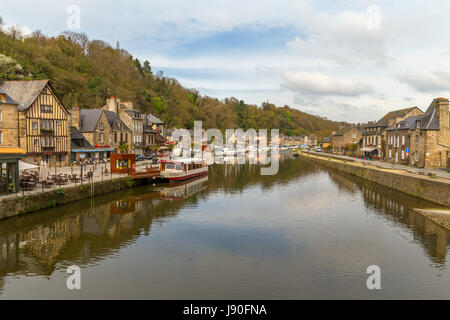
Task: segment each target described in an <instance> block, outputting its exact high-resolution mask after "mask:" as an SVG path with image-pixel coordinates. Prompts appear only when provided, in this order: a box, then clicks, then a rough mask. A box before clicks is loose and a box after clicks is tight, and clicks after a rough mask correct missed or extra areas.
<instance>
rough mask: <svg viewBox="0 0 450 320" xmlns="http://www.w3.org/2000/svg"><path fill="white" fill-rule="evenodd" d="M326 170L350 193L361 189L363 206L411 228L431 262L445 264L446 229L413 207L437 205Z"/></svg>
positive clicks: (449, 241)
mask: <svg viewBox="0 0 450 320" xmlns="http://www.w3.org/2000/svg"><path fill="white" fill-rule="evenodd" d="M327 171H328V173H329V175H330V178H331V179H332V180H333V181H335V182H337V184H338V186H339V187H342V188H345V189H346V190H347V191H349V192H352V193H354V192H355V191H356V190H355V188H358V189H359V190H361V192H362V194H363V196H364V200H365V203H366V206H367V207H371V208H373V209H375V210H373V211H374V212H376V213H378V214H383V217H384V218H388V219H389V221H390V222H393V223H394V224H395V225H396V226H398V227H401V228H407V229H409V230H412V232H413V234H414V237H415V238H416V239H417V240H419V241H420V243H421V244H422V246H423V247H424V249H425V252H426V254H427V255H429V256H430V257H431V259H432V260H433V262H435V263H437V264H439V265H442V264H444V263H445V261H446V256H447V245H448V243H450V232H448V231H447V230H446V229H444V228H443V227H441V226H440V225H438V224H436V223H435V222H433V221H431V220H430V219H428V218H426V217H424V216H423V215H422V214H420V213H417V212H416V211H414V210H413V209H418V208H439V206H437V205H435V204H432V203H429V202H427V201H424V200H422V199H419V198H416V197H413V196H410V195H407V194H405V193H402V192H398V191H395V190H391V189H388V188H385V187H383V186H381V185H379V184H376V183H373V182H370V181H367V180H364V179H361V178H358V177H355V176H352V175H347V174H345V173H342V172H340V171H337V170H333V169H328V168H327Z"/></svg>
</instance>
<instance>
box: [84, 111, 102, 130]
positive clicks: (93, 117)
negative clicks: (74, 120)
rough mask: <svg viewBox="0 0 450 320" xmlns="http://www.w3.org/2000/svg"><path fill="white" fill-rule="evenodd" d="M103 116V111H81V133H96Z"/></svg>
mask: <svg viewBox="0 0 450 320" xmlns="http://www.w3.org/2000/svg"><path fill="white" fill-rule="evenodd" d="M101 114H102V109H81V110H80V131H81V132H92V131H95V127H96V126H97V123H98V120H99V119H100V116H101Z"/></svg>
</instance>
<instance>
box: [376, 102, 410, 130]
mask: <svg viewBox="0 0 450 320" xmlns="http://www.w3.org/2000/svg"><path fill="white" fill-rule="evenodd" d="M416 108H417V107H411V108H405V109H399V110H394V111H391V112H389V113H387V114H386V115H385V116H384V117H383V118H381V119H380V120H379V121H377V123H375V126H376V127H387V126H388V125H389V120H395V119H396V118H398V117H404V116H406V115H407V114H408V113H409V112H411V111H412V110H414V109H416Z"/></svg>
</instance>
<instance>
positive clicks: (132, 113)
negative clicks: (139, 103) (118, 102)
mask: <svg viewBox="0 0 450 320" xmlns="http://www.w3.org/2000/svg"><path fill="white" fill-rule="evenodd" d="M125 112H126V113H127V114H128V115H129V116H130V117H132V118H134V119H142V114H141V113H140V112H139V111H136V110H131V109H126V110H125Z"/></svg>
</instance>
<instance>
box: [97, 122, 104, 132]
mask: <svg viewBox="0 0 450 320" xmlns="http://www.w3.org/2000/svg"><path fill="white" fill-rule="evenodd" d="M98 127H99V128H100V130H103V122H100V123H99V124H98Z"/></svg>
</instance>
